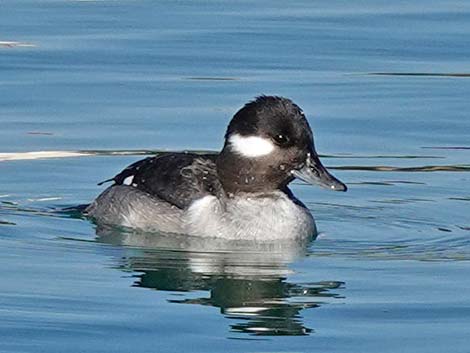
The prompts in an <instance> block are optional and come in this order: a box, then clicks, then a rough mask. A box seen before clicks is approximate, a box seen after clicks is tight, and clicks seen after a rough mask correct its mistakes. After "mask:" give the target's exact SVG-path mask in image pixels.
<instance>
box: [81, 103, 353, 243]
mask: <svg viewBox="0 0 470 353" xmlns="http://www.w3.org/2000/svg"><path fill="white" fill-rule="evenodd" d="M295 178H298V179H301V180H303V181H305V182H307V183H310V184H319V185H320V186H323V187H326V188H328V189H330V190H336V191H346V189H347V188H346V185H344V184H343V183H342V182H340V181H339V180H338V179H336V178H335V177H334V176H332V175H331V174H330V173H329V172H328V171H327V170H326V168H325V167H324V166H323V165H322V164H321V162H320V160H319V158H318V155H317V153H316V151H315V147H314V143H313V134H312V130H311V129H310V126H309V124H308V122H307V119H306V118H305V115H304V113H303V111H302V110H301V109H300V108H299V107H298V106H297V105H296V104H295V103H293V102H292V101H291V100H289V99H287V98H283V97H277V96H260V97H258V98H256V99H255V100H254V101H251V102H249V103H247V104H246V105H245V106H244V107H242V108H241V109H240V110H239V111H238V112H237V113H236V114H235V115H234V117H233V118H232V120H231V121H230V123H229V125H228V128H227V132H226V134H225V144H224V147H223V149H222V151H221V152H220V153H219V154H194V153H164V154H160V155H157V156H155V157H149V158H146V159H143V160H140V161H138V162H136V163H134V164H131V165H130V166H128V167H127V168H126V169H124V170H123V171H122V172H121V173H119V174H118V175H116V176H115V177H114V178H112V179H109V180H107V181H113V182H114V184H113V185H112V186H110V187H108V188H107V189H106V190H105V191H103V193H101V195H99V196H98V197H97V198H96V200H95V201H94V202H93V203H92V204H90V205H89V206H88V207H87V208H86V210H85V214H86V215H87V216H89V217H91V218H93V219H94V220H95V222H96V223H97V224H98V225H119V226H125V227H130V228H136V229H140V230H142V231H151V232H163V233H179V234H188V235H194V236H206V237H219V238H227V239H256V240H275V239H286V238H308V237H313V236H315V235H316V226H315V222H314V220H313V217H312V215H311V214H310V212H309V210H308V209H307V207H306V206H305V205H304V204H303V203H302V202H300V201H299V200H297V199H296V198H295V197H294V195H293V194H292V192H291V191H290V189H289V188H288V186H287V185H288V184H289V183H290V182H291V181H292V180H294V179H295Z"/></svg>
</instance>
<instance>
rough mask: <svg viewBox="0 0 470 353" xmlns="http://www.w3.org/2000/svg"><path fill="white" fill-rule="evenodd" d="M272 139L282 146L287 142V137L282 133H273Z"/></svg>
mask: <svg viewBox="0 0 470 353" xmlns="http://www.w3.org/2000/svg"><path fill="white" fill-rule="evenodd" d="M273 139H274V141H276V143H277V144H278V145H280V146H283V145H286V144H287V143H289V138H288V137H287V136H286V135H283V134H278V135H274V137H273Z"/></svg>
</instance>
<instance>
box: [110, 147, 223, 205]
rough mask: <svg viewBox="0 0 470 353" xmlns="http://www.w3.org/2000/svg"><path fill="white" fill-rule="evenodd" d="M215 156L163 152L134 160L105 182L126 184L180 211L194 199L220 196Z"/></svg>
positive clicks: (220, 187)
mask: <svg viewBox="0 0 470 353" xmlns="http://www.w3.org/2000/svg"><path fill="white" fill-rule="evenodd" d="M216 157H217V155H215V154H205V155H198V154H193V153H166V154H163V155H159V156H156V157H149V158H146V159H143V160H140V161H137V162H135V163H133V164H131V165H130V166H128V167H127V168H126V169H124V170H123V171H122V172H121V173H119V174H118V175H116V176H115V177H114V178H112V179H109V180H108V181H114V182H115V183H116V184H119V185H122V184H130V185H132V186H133V187H136V188H138V189H140V190H142V191H145V192H147V193H149V194H151V195H153V196H156V197H158V198H160V199H162V200H165V201H167V202H169V203H171V204H173V205H175V206H177V207H178V208H181V209H184V208H186V207H188V206H189V205H190V204H191V202H192V201H194V200H195V199H198V198H201V197H203V196H206V195H220V193H223V189H222V186H221V184H220V182H219V179H218V176H217V170H216V166H215V159H216ZM126 179H127V180H126Z"/></svg>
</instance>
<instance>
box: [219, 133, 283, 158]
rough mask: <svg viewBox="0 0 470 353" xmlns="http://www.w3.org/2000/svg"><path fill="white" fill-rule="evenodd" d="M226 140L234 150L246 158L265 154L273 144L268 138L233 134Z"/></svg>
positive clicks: (270, 149) (270, 150) (269, 151)
mask: <svg viewBox="0 0 470 353" xmlns="http://www.w3.org/2000/svg"><path fill="white" fill-rule="evenodd" d="M228 142H229V143H230V146H231V148H232V150H233V151H234V152H236V153H238V154H240V155H242V156H244V157H248V158H255V157H261V156H266V155H268V154H270V153H271V152H272V151H273V150H274V144H273V143H272V142H271V141H270V140H269V139H266V138H263V137H258V136H241V135H239V134H233V135H231V136H230V137H229V138H228Z"/></svg>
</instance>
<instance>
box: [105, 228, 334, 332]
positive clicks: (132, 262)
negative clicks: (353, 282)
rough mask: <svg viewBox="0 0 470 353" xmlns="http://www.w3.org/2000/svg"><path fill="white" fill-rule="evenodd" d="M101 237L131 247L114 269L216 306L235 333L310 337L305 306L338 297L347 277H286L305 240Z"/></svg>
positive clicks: (108, 232)
mask: <svg viewBox="0 0 470 353" xmlns="http://www.w3.org/2000/svg"><path fill="white" fill-rule="evenodd" d="M97 235H98V240H99V241H101V242H105V243H110V244H115V245H117V244H120V245H125V246H126V247H125V248H124V249H125V255H124V256H122V258H120V259H118V260H117V262H118V264H117V267H118V268H120V269H122V270H123V271H132V272H136V273H138V274H137V275H136V276H135V278H136V280H135V282H134V286H136V287H144V288H150V289H155V290H160V291H169V292H179V293H185V294H183V295H182V296H178V297H172V298H171V299H169V302H172V303H178V304H197V305H208V306H214V307H218V308H220V312H221V313H222V314H223V315H224V316H225V317H226V318H229V319H230V320H231V322H232V323H231V324H230V328H231V330H232V331H233V332H244V333H249V334H254V335H307V334H309V333H310V332H312V331H313V329H312V328H310V327H306V326H305V325H304V323H303V320H302V315H301V312H302V310H304V309H308V308H315V307H318V306H319V305H322V304H326V303H328V302H330V301H331V300H332V299H334V298H341V297H340V294H339V293H340V292H341V291H340V290H337V289H339V288H340V287H341V285H342V284H343V283H342V282H339V281H321V282H315V283H292V282H290V281H289V280H288V279H287V275H288V274H289V268H288V265H289V263H290V262H292V261H294V260H295V259H298V258H299V257H302V256H304V255H305V253H306V249H307V245H308V243H307V242H306V243H299V242H276V243H254V242H247V241H243V242H239V241H236V242H235V241H224V240H218V239H213V238H196V237H187V236H174V235H173V236H165V235H156V234H143V233H126V232H123V231H119V230H115V229H110V228H102V227H100V228H98V229H97ZM195 291H197V292H195ZM200 291H203V292H204V294H203V295H201V293H200ZM206 292H209V294H208V295H206Z"/></svg>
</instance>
